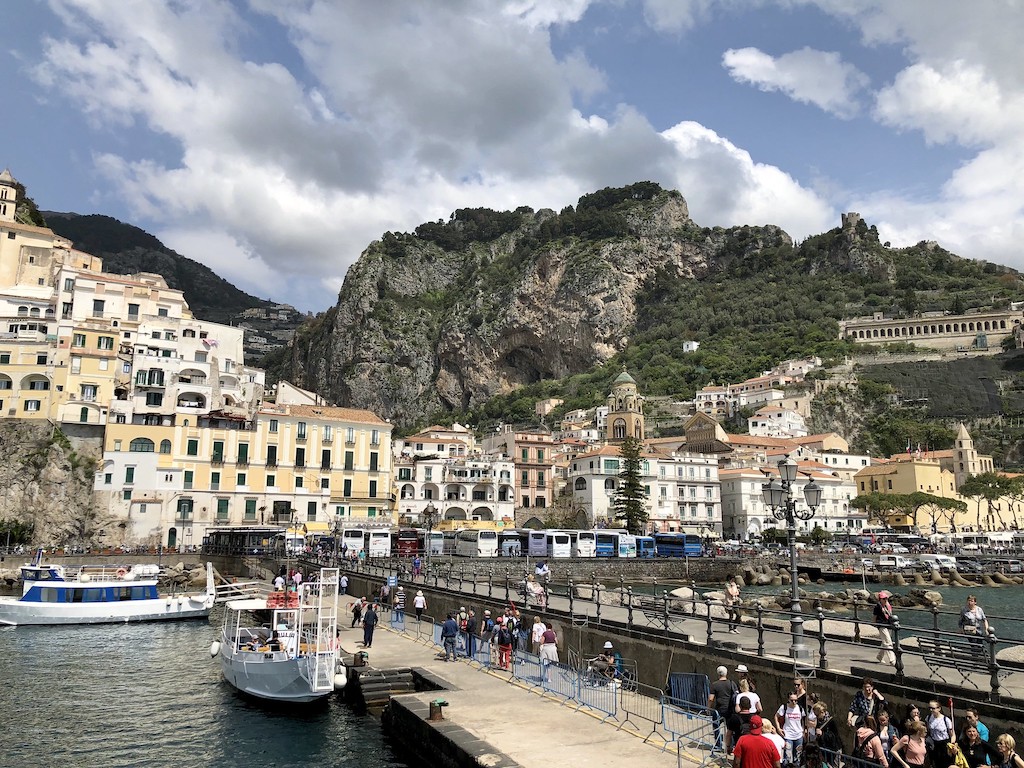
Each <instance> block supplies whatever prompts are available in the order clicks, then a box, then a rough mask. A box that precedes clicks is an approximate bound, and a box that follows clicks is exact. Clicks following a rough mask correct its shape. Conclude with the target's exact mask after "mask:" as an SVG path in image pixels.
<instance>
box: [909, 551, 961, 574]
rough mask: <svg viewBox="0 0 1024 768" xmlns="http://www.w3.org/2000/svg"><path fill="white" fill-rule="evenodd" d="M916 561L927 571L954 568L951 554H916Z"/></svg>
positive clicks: (954, 559)
mask: <svg viewBox="0 0 1024 768" xmlns="http://www.w3.org/2000/svg"><path fill="white" fill-rule="evenodd" d="M917 561H918V562H919V563H921V565H923V566H924V567H925V568H927V569H928V570H929V571H949V570H953V569H955V568H956V558H955V557H953V556H952V555H918V556H917Z"/></svg>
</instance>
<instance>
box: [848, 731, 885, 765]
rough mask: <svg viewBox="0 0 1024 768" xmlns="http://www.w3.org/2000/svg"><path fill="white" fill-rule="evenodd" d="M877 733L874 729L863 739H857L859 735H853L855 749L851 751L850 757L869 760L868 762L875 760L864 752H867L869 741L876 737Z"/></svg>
mask: <svg viewBox="0 0 1024 768" xmlns="http://www.w3.org/2000/svg"><path fill="white" fill-rule="evenodd" d="M877 735H878V734H876V733H875V732H874V731H872V732H871V733H869V734H868V735H867V736H865V737H864V740H863V741H858V740H857V736H856V735H854V737H853V751H852V752H851V753H850V757H854V758H856V759H857V760H863V761H865V762H868V763H873V762H875V761H874V760H872V759H871V758H869V757H867V756H866V755H865V754H864V753H865V751H866V749H867V746H868V742H869V741H871V740H872V739H873V738H875V736H877Z"/></svg>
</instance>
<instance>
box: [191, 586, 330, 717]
mask: <svg viewBox="0 0 1024 768" xmlns="http://www.w3.org/2000/svg"><path fill="white" fill-rule="evenodd" d="M338 576H339V571H338V569H337V568H323V569H321V571H320V578H319V580H318V581H312V582H308V583H305V584H303V585H302V588H301V589H300V591H298V592H271V593H269V594H266V595H262V596H249V597H245V598H243V599H229V600H227V601H226V602H225V603H224V605H225V607H226V609H227V610H225V612H224V614H225V616H224V627H223V629H222V631H221V635H220V639H219V640H215V641H214V642H213V644H212V645H211V646H210V655H211V656H214V657H217V656H219V657H220V664H221V671H222V672H223V674H224V679H225V680H226V681H227V682H228V683H230V684H231V685H232V686H234V687H235V688H237V689H238V690H239V691H241V692H242V693H245V694H247V695H249V696H254V697H256V698H258V699H263V700H265V701H280V702H291V703H309V702H313V701H317V700H318V699H322V698H323V697H325V696H327V695H329V694H330V693H331V692H333V691H334V690H335V689H336V688H343V687H344V686H345V683H346V681H347V680H346V677H345V668H344V666H342V665H341V664H340V657H339V649H338ZM231 586H232V589H233V590H234V591H235V593H236V594H238V593H244V592H245V585H231ZM256 616H259V617H264V618H266V617H269V619H270V620H269V622H267V623H265V624H264V623H260V624H256V623H255V622H254V621H252V619H253V617H256Z"/></svg>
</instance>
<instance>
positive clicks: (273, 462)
mask: <svg viewBox="0 0 1024 768" xmlns="http://www.w3.org/2000/svg"><path fill="white" fill-rule="evenodd" d="M267 469H277V459H267Z"/></svg>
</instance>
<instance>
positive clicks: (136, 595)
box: [131, 587, 149, 600]
mask: <svg viewBox="0 0 1024 768" xmlns="http://www.w3.org/2000/svg"><path fill="white" fill-rule="evenodd" d="M147 591H148V589H147V588H146V587H132V598H131V599H132V600H145V599H146V598H147V597H149V595H147V594H146V592H147Z"/></svg>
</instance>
